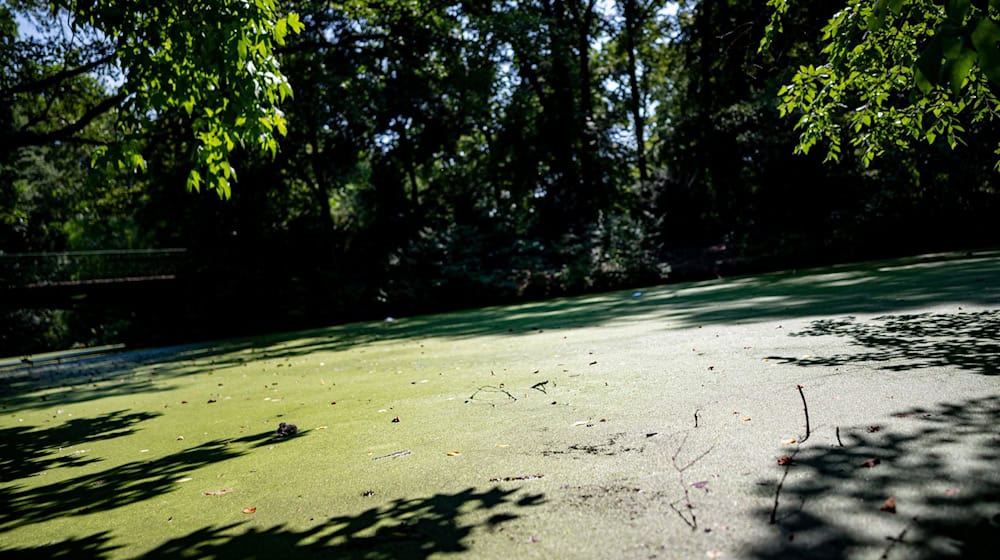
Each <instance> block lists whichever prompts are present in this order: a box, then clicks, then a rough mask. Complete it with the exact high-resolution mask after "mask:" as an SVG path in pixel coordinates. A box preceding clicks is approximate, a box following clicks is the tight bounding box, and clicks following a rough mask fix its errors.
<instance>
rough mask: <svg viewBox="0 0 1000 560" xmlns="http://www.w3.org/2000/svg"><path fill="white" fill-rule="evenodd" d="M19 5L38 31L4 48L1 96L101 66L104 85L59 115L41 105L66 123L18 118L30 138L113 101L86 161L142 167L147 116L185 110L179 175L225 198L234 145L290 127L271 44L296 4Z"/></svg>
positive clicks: (69, 1) (291, 27) (48, 87)
mask: <svg viewBox="0 0 1000 560" xmlns="http://www.w3.org/2000/svg"><path fill="white" fill-rule="evenodd" d="M17 8H18V9H19V10H20V12H21V13H23V14H26V15H28V16H30V17H31V20H32V21H33V22H34V24H35V25H36V26H37V27H38V30H37V34H38V35H40V36H41V37H37V38H36V37H30V36H29V37H25V38H24V40H23V41H21V42H16V43H14V44H12V45H8V47H9V48H7V49H5V51H6V53H7V54H8V55H13V57H14V58H15V59H16V62H17V64H16V66H14V67H13V71H12V72H11V74H10V75H8V76H5V78H6V79H5V80H4V81H5V82H6V83H5V84H4V85H5V86H7V87H6V88H0V91H2V92H3V93H4V95H3V96H2V97H6V98H8V100H10V101H13V102H20V103H24V102H25V99H24V95H23V94H24V93H31V94H34V95H36V96H37V97H36V98H37V99H43V98H45V99H51V98H52V97H55V98H57V99H60V97H59V96H60V95H63V97H65V96H64V94H65V91H63V90H62V89H60V88H61V87H62V86H63V84H65V83H67V82H68V80H70V79H71V78H74V77H78V76H80V75H86V74H87V73H88V70H89V73H93V72H101V73H102V74H103V75H104V78H103V80H102V82H101V84H102V86H103V87H104V88H105V89H106V90H107V94H106V97H105V98H104V99H103V100H99V101H98V102H95V103H93V104H91V105H88V106H86V107H82V108H79V109H77V110H75V111H62V112H61V115H60V113H59V112H57V111H53V110H52V107H49V106H46V107H45V110H46V112H47V113H48V114H49V115H52V116H53V117H54V119H55V120H54V121H53V122H56V123H63V126H61V127H60V126H57V125H50V126H47V127H45V126H42V127H40V126H37V124H38V123H37V121H31V120H29V121H27V122H28V123H35V124H36V126H34V127H32V128H30V129H26V130H25V131H24V132H27V133H30V134H34V135H35V136H34V137H35V138H36V140H35V141H36V142H37V143H45V142H53V141H65V140H67V139H74V140H76V139H79V138H80V137H79V133H80V132H81V131H82V130H83V129H85V128H86V127H87V126H88V125H89V124H90V122H91V120H92V119H93V118H94V116H95V115H96V114H102V113H107V112H109V111H113V114H114V124H113V128H112V129H111V130H108V131H105V134H102V135H100V137H99V138H95V137H93V136H92V135H90V136H87V135H85V136H84V137H85V138H86V139H87V141H88V142H92V143H96V144H97V145H98V146H97V148H96V149H95V151H94V154H93V162H94V165H96V166H98V167H101V168H104V169H107V170H110V171H143V170H145V168H146V166H147V163H146V160H145V158H144V157H143V156H142V143H143V142H144V141H145V139H146V137H147V136H148V132H149V129H150V128H151V126H152V123H154V122H155V121H157V120H159V119H163V118H168V117H170V116H171V115H174V114H183V115H185V116H186V117H187V118H188V119H189V120H190V122H191V127H190V128H191V134H192V137H191V138H190V140H191V141H193V142H192V143H193V148H192V150H191V151H192V152H193V161H192V162H191V170H190V173H189V174H188V177H187V181H186V183H187V186H188V188H189V189H192V190H199V189H201V188H202V187H206V188H209V189H213V190H215V191H216V192H217V193H218V194H219V195H220V196H222V197H229V196H230V192H231V183H232V181H234V180H235V179H236V171H235V169H234V167H233V164H232V160H233V157H234V154H235V153H236V151H237V150H239V149H246V150H250V151H255V150H258V151H263V152H266V153H270V154H271V155H272V157H273V156H274V155H275V154H276V152H277V149H278V146H277V138H278V137H279V136H282V135H284V134H285V133H286V131H287V124H286V122H285V117H284V114H283V113H282V111H281V110H280V109H279V104H280V103H281V102H283V101H285V100H286V98H288V97H290V96H291V94H292V90H291V87H290V85H289V83H288V80H287V78H286V77H285V76H284V75H283V74H282V73H281V70H280V67H279V63H278V60H277V57H276V55H275V49H276V48H278V47H280V46H282V45H284V44H285V43H286V40H287V38H288V37H289V36H290V35H292V34H294V33H298V32H299V31H301V30H302V28H303V23H302V22H301V21H300V19H299V17H298V15H297V14H295V13H291V14H287V15H282V14H281V13H280V12H279V6H278V3H277V1H276V0H253V1H249V0H247V1H241V2H231V1H228V0H212V1H205V0H179V1H176V2H156V1H140V2H136V1H134V0H101V1H99V2H90V1H82V0H81V1H77V0H57V1H52V2H40V1H34V2H20V3H18V6H17ZM67 35H68V36H69V39H66V38H65V37H66V36H67ZM39 49H44V50H48V51H50V52H51V56H49V57H48V58H49V59H50V60H51V61H52V65H51V66H48V67H45V66H40V67H38V68H37V70H35V71H34V72H31V71H30V68H31V67H32V66H37V64H35V63H34V62H32V60H33V58H36V57H33V55H32V53H33V52H36V51H38V50H39ZM36 54H37V53H36ZM74 66H75V67H74ZM5 73H6V72H5ZM11 78H13V80H12V79H11ZM60 119H61V120H60ZM65 122H74V123H78V124H77V125H74V126H65V125H64V123H65Z"/></svg>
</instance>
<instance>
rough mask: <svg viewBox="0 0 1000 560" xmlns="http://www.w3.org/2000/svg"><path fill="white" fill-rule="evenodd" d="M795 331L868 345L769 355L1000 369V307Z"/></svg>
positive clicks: (903, 367)
mask: <svg viewBox="0 0 1000 560" xmlns="http://www.w3.org/2000/svg"><path fill="white" fill-rule="evenodd" d="M791 336H841V337H845V338H851V339H853V344H854V345H855V346H859V347H862V348H866V349H869V350H868V351H866V352H860V353H853V354H836V355H833V356H827V357H810V358H791V357H781V356H770V357H769V359H776V360H781V361H782V363H786V364H794V365H799V366H805V367H811V366H825V367H839V366H844V365H849V364H858V363H871V362H883V365H881V366H879V369H883V370H886V371H909V370H915V369H925V368H933V367H951V368H958V369H960V370H963V371H968V372H971V373H978V374H981V375H997V374H998V373H1000V311H998V310H990V311H980V312H976V313H921V314H916V315H884V316H881V317H876V318H874V319H872V320H870V321H858V320H857V319H855V318H854V317H846V318H843V319H823V320H818V321H813V322H812V324H811V325H810V326H809V327H808V328H806V329H804V330H802V331H800V332H797V333H794V334H792V335H791Z"/></svg>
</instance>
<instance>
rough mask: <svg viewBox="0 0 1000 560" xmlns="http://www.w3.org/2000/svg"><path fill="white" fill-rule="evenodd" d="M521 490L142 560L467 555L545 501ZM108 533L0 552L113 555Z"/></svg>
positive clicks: (216, 538)
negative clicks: (482, 537)
mask: <svg viewBox="0 0 1000 560" xmlns="http://www.w3.org/2000/svg"><path fill="white" fill-rule="evenodd" d="M517 494H518V490H516V489H509V490H504V489H501V488H498V487H494V488H491V489H489V490H482V491H479V490H476V489H474V488H468V489H466V490H463V491H461V492H456V493H454V494H435V495H433V496H428V497H425V498H414V499H404V498H399V499H396V500H392V501H391V502H389V503H387V504H385V505H381V506H376V507H372V508H370V509H367V510H365V511H363V512H361V513H359V514H357V515H342V516H336V517H331V518H329V519H327V520H325V521H323V522H320V523H318V524H316V525H315V526H314V527H312V528H310V529H305V530H301V531H297V530H294V529H291V528H288V527H285V526H284V525H277V526H274V527H270V528H264V529H261V528H258V527H245V526H244V524H243V523H232V524H229V525H219V526H208V527H204V528H202V529H199V530H197V531H195V532H193V533H190V534H188V535H185V536H183V537H178V538H176V539H173V540H170V541H167V542H166V543H164V544H162V545H160V546H159V547H157V548H155V549H153V550H152V551H149V552H147V553H144V554H143V555H142V557H143V558H164V559H166V558H169V559H175V558H215V559H217V560H227V559H234V560H235V559H244V558H297V559H298V558H345V559H351V558H357V559H362V558H363V559H367V560H374V559H390V558H400V559H419V558H429V557H430V556H432V555H436V554H448V553H457V552H464V551H467V550H469V545H470V544H471V543H470V537H472V536H473V535H474V533H475V532H477V531H493V530H496V529H497V528H498V527H500V526H501V525H503V524H504V523H507V522H509V521H512V520H514V519H518V518H519V517H521V516H520V515H518V514H517V513H514V512H517V511H519V510H520V509H523V508H528V507H532V506H536V505H540V504H542V503H544V496H542V495H541V494H524V495H520V496H518V495H517ZM488 512H494V513H493V514H492V515H490V516H489V517H488V518H487V519H486V521H484V522H482V523H478V524H465V523H462V521H461V519H460V518H461V516H463V515H479V514H485V513H488ZM109 542H110V538H109V537H108V536H107V533H99V534H96V535H92V536H90V537H87V538H84V539H73V540H67V541H64V542H61V543H54V544H51V545H46V546H41V547H36V548H21V549H6V550H4V549H0V558H91V559H95V560H96V559H100V558H110V556H111V554H110V553H111V552H112V551H113V550H115V549H116V548H118V547H115V546H110V545H109Z"/></svg>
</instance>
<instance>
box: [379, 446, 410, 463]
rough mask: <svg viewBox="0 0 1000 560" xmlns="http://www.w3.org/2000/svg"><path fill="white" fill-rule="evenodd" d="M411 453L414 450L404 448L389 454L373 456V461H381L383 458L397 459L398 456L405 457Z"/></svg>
mask: <svg viewBox="0 0 1000 560" xmlns="http://www.w3.org/2000/svg"><path fill="white" fill-rule="evenodd" d="M410 453H413V452H412V451H410V450H409V449H403V450H401V451H393V452H392V453H389V454H387V455H379V456H378V457H372V461H381V460H382V459H395V458H397V457H405V456H407V455H409V454H410Z"/></svg>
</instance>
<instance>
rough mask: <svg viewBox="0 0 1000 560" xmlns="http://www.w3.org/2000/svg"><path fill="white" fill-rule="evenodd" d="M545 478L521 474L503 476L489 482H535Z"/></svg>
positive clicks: (537, 475) (540, 475)
mask: <svg viewBox="0 0 1000 560" xmlns="http://www.w3.org/2000/svg"><path fill="white" fill-rule="evenodd" d="M543 477H545V475H544V474H522V475H518V476H503V477H497V478H491V479H490V482H513V481H515V480H536V479H539V478H543Z"/></svg>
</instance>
